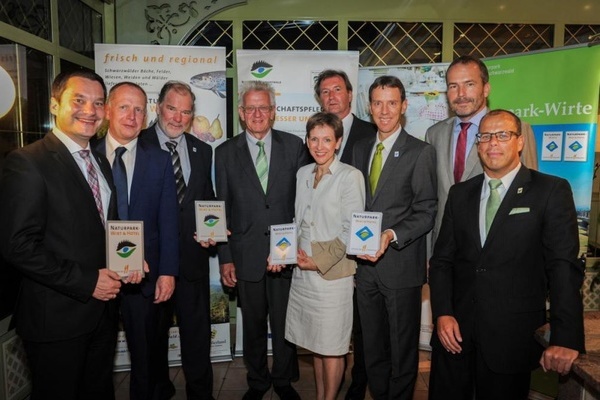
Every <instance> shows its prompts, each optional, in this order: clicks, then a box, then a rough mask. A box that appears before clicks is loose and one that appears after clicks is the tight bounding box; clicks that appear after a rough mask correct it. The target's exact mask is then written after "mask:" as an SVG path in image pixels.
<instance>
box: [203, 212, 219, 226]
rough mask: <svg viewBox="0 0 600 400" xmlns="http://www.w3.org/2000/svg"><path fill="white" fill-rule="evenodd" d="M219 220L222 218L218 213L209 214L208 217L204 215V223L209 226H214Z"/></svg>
mask: <svg viewBox="0 0 600 400" xmlns="http://www.w3.org/2000/svg"><path fill="white" fill-rule="evenodd" d="M219 221H220V219H219V217H217V216H216V215H207V216H206V217H204V225H206V226H208V227H209V228H212V227H213V226H215V225H216V224H218V223H219Z"/></svg>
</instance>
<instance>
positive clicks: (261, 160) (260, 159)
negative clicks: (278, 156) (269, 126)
mask: <svg viewBox="0 0 600 400" xmlns="http://www.w3.org/2000/svg"><path fill="white" fill-rule="evenodd" d="M256 145H257V146H258V147H259V150H258V156H257V157H256V174H257V175H258V180H260V185H261V186H262V188H263V191H264V192H265V193H267V178H268V176H269V165H268V164H267V154H266V153H265V142H263V141H261V140H259V141H258V142H256Z"/></svg>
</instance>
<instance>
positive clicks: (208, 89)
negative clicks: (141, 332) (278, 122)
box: [95, 44, 231, 369]
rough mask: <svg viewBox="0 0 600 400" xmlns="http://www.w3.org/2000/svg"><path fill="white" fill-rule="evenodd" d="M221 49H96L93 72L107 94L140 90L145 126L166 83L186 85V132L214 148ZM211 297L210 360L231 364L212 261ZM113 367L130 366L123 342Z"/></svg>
mask: <svg viewBox="0 0 600 400" xmlns="http://www.w3.org/2000/svg"><path fill="white" fill-rule="evenodd" d="M225 56H226V54H225V48H223V47H196V46H193V47H192V46H153V45H127V44H121V45H118V44H96V45H95V59H96V73H98V74H99V75H100V76H102V77H103V79H104V82H105V83H106V87H107V89H110V88H111V87H112V86H114V85H115V84H117V83H119V82H122V81H131V82H134V83H136V84H138V85H140V86H141V87H142V88H143V89H144V90H145V91H146V94H147V95H148V108H147V111H148V126H150V125H151V124H152V123H153V122H154V121H155V119H156V106H157V101H158V94H159V93H160V89H161V88H162V87H163V85H164V84H165V83H166V82H168V81H170V80H178V81H182V82H185V83H188V84H189V85H190V86H191V87H192V91H193V92H194V94H195V96H196V103H195V117H194V120H193V122H192V124H191V126H190V127H189V128H188V129H187V130H186V131H187V132H190V133H192V134H194V135H195V136H196V137H198V138H199V139H200V140H202V141H204V142H207V143H208V144H210V145H211V146H212V147H213V149H214V148H215V147H216V146H217V145H219V144H220V143H222V142H224V141H225V140H226V139H227V134H226V132H227V126H226V123H227V118H226V116H227V104H226V100H227V93H226V90H225V71H226V65H225ZM210 295H211V318H212V322H213V323H212V348H211V358H212V360H213V361H225V360H231V338H230V332H229V296H228V295H226V294H225V293H223V290H222V287H221V283H220V275H219V264H218V261H217V259H216V257H214V258H211V260H210ZM119 338H120V339H119V345H118V346H117V357H116V359H115V365H116V367H117V368H118V369H126V368H127V367H128V365H129V356H128V354H127V343H126V342H125V340H124V336H123V334H121V336H120V337H119ZM169 363H170V364H171V365H178V364H180V363H181V354H180V351H179V329H178V328H177V327H173V328H171V331H170V339H169Z"/></svg>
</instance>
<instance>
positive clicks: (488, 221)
mask: <svg viewBox="0 0 600 400" xmlns="http://www.w3.org/2000/svg"><path fill="white" fill-rule="evenodd" d="M488 184H489V185H490V197H488V200H487V204H486V205H485V233H486V234H487V233H488V232H489V231H490V226H492V222H494V217H495V216H496V211H498V207H500V202H501V200H500V193H498V188H499V187H500V185H502V181H501V180H500V179H490V181H489V182H488Z"/></svg>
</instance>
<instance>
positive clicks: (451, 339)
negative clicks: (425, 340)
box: [436, 315, 462, 354]
mask: <svg viewBox="0 0 600 400" xmlns="http://www.w3.org/2000/svg"><path fill="white" fill-rule="evenodd" d="M436 327H437V335H438V338H439V339H440V342H442V345H443V346H444V348H445V349H446V350H447V351H449V352H450V353H452V354H457V353H460V352H461V351H462V347H461V346H460V343H462V336H461V334H460V328H459V327H458V321H456V319H455V318H454V317H452V316H450V315H442V316H441V317H438V319H437V324H436Z"/></svg>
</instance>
